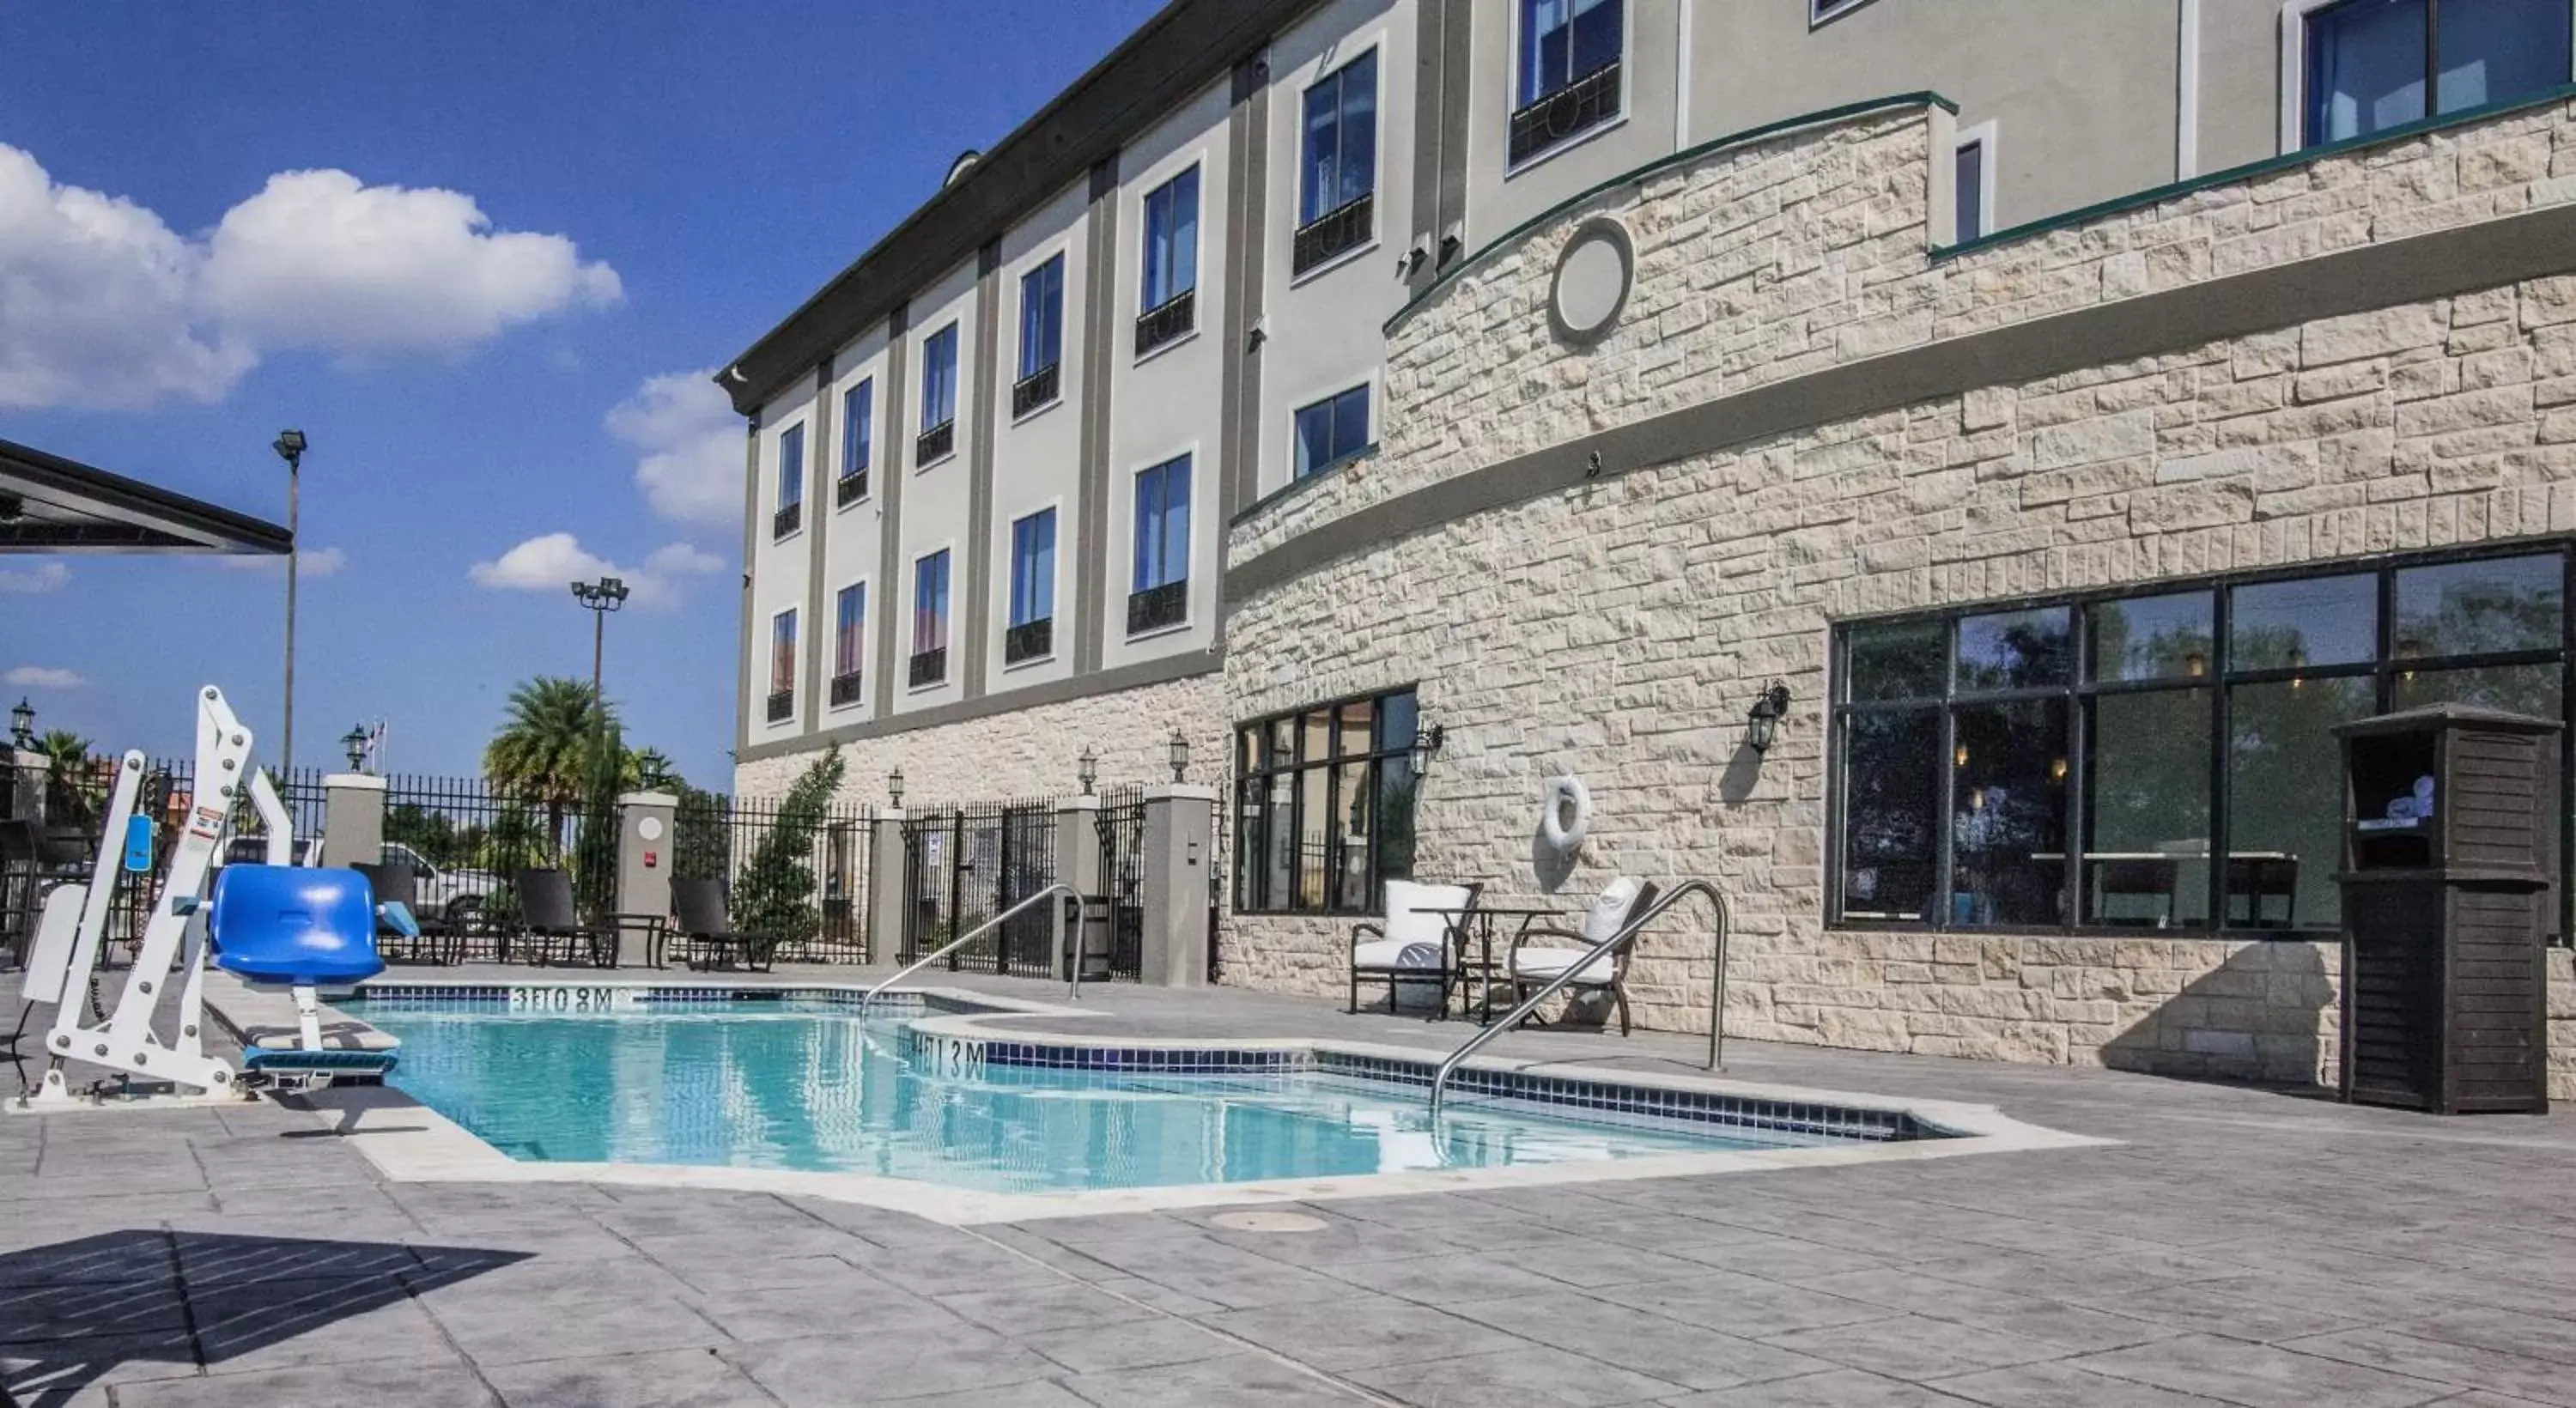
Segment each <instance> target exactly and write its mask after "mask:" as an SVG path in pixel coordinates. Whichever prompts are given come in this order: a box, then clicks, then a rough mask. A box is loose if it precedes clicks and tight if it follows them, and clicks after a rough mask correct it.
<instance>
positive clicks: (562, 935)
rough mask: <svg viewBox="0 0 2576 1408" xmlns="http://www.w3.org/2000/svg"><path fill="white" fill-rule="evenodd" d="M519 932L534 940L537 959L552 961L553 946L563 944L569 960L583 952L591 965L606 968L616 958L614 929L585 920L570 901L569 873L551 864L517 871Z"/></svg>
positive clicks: (612, 964) (613, 963) (614, 962)
mask: <svg viewBox="0 0 2576 1408" xmlns="http://www.w3.org/2000/svg"><path fill="white" fill-rule="evenodd" d="M518 886H519V933H520V935H521V936H522V937H524V938H527V939H531V940H534V941H535V944H536V950H537V961H538V962H539V963H550V962H553V961H554V952H555V946H556V945H557V944H561V945H562V946H563V955H564V958H565V959H566V960H567V961H569V960H570V959H571V958H572V957H573V955H575V954H577V953H585V951H586V956H587V957H588V958H589V960H590V962H591V964H592V965H593V966H594V967H600V968H609V967H614V966H616V962H617V931H616V930H615V929H611V928H605V927H603V926H600V925H597V924H591V923H587V922H585V921H584V920H583V919H582V917H581V910H580V907H579V906H578V905H576V904H575V903H574V902H573V897H572V875H571V873H570V872H568V871H563V870H555V869H551V868H542V867H536V868H530V869H526V870H522V871H520V872H519V874H518Z"/></svg>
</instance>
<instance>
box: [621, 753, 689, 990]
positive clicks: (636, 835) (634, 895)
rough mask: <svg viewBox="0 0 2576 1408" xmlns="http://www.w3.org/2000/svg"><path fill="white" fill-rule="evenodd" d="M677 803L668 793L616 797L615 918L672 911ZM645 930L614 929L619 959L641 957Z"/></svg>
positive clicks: (640, 959)
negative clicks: (672, 850)
mask: <svg viewBox="0 0 2576 1408" xmlns="http://www.w3.org/2000/svg"><path fill="white" fill-rule="evenodd" d="M679 815H680V799H679V798H678V797H675V796H673V795H672V794H670V793H668V792H622V793H619V794H618V797H617V897H616V899H615V900H614V901H613V907H614V908H615V910H616V911H617V912H618V913H619V914H650V915H657V916H658V915H667V914H669V913H670V912H671V845H672V843H673V842H674V841H676V840H678V839H679V834H678V833H679ZM644 943H645V935H644V931H643V930H641V929H636V930H629V929H628V928H627V927H626V926H625V925H623V924H621V925H619V926H618V927H617V961H618V962H619V963H620V964H626V963H641V962H643V961H644V959H645V954H644V952H643V948H644Z"/></svg>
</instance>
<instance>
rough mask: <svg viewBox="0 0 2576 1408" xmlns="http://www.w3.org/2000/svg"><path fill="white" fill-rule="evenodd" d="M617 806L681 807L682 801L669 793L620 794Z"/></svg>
mask: <svg viewBox="0 0 2576 1408" xmlns="http://www.w3.org/2000/svg"><path fill="white" fill-rule="evenodd" d="M617 805H619V806H621V807H676V806H678V805H680V799H679V798H678V797H677V796H675V795H673V794H671V793H669V792H620V793H618V794H617Z"/></svg>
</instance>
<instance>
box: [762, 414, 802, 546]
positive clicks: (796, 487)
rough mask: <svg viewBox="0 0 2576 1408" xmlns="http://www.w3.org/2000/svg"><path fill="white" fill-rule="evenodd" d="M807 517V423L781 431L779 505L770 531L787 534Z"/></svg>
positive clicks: (772, 533) (778, 535)
mask: <svg viewBox="0 0 2576 1408" xmlns="http://www.w3.org/2000/svg"><path fill="white" fill-rule="evenodd" d="M804 521H805V426H804V424H803V423H802V422H799V423H797V424H795V425H791V426H789V427H787V428H786V429H785V430H783V431H781V432H779V435H778V507H777V509H776V510H775V511H774V512H772V513H771V514H770V516H769V535H770V536H771V537H773V538H784V537H786V536H787V535H788V534H790V533H793V532H795V531H796V529H797V527H798V525H800V524H802V523H803V522H804Z"/></svg>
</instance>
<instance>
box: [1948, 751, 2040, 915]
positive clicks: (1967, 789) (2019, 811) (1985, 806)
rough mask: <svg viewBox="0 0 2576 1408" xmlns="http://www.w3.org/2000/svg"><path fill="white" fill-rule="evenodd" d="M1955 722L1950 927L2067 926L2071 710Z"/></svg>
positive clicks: (1951, 807)
mask: <svg viewBox="0 0 2576 1408" xmlns="http://www.w3.org/2000/svg"><path fill="white" fill-rule="evenodd" d="M1956 717H1957V724H1956V727H1957V730H1958V743H1957V746H1956V747H1955V748H1954V749H1953V750H1952V757H1951V764H1952V766H1953V767H1955V768H1956V769H1957V771H1958V778H1957V780H1956V781H1954V782H1953V783H1952V784H1951V792H1950V836H1951V839H1950V845H1951V850H1952V853H1953V856H1952V864H1953V865H1954V867H1955V870H1954V873H1953V874H1952V877H1951V889H1952V894H1951V897H1950V914H1949V920H1950V922H1951V923H1953V924H1960V925H1975V924H2053V923H2057V922H2059V921H2061V920H2063V919H2064V918H2065V917H2066V915H2065V907H2064V905H2063V904H2062V903H2061V898H2062V896H2063V895H2064V892H2065V888H2066V885H2065V881H2066V862H2065V852H2066V779H2067V775H2068V767H2067V759H2066V702H2065V701H2064V700H2062V699H2033V700H2025V701H2022V702H2018V703H2012V704H1983V705H1975V706H1971V707H1966V708H1962V709H1960V710H1959V711H1958V713H1957V716H1956Z"/></svg>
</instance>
